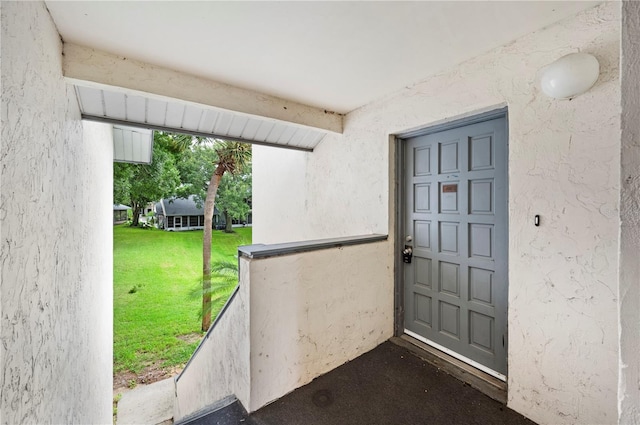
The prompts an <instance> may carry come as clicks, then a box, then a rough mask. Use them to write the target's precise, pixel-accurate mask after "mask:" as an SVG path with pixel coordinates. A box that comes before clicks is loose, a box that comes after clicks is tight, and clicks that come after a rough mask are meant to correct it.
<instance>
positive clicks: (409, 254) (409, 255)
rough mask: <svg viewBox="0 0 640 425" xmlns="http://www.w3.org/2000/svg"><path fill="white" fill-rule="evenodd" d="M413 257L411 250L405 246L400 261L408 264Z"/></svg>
mask: <svg viewBox="0 0 640 425" xmlns="http://www.w3.org/2000/svg"><path fill="white" fill-rule="evenodd" d="M412 257H413V248H412V247H411V246H409V245H405V246H404V249H403V250H402V261H403V262H404V263H407V264H410V263H411V258H412Z"/></svg>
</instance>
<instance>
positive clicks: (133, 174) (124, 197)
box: [113, 132, 180, 226]
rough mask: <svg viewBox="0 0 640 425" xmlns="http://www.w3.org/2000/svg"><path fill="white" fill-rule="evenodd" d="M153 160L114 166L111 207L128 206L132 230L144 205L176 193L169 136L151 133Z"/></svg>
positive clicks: (174, 170) (175, 169) (174, 166)
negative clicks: (112, 204) (113, 204)
mask: <svg viewBox="0 0 640 425" xmlns="http://www.w3.org/2000/svg"><path fill="white" fill-rule="evenodd" d="M153 136H154V144H153V158H152V162H151V164H127V163H119V162H117V163H114V164H113V169H114V171H113V175H114V185H113V186H114V193H113V196H114V203H116V204H120V203H122V204H129V205H130V206H131V209H132V210H133V211H132V212H133V222H132V224H131V225H132V226H137V225H138V218H139V217H140V214H141V213H142V212H143V211H144V207H145V205H147V204H148V203H149V202H153V201H157V200H158V199H162V198H165V197H167V196H170V195H173V194H174V193H175V190H176V188H177V187H178V184H179V183H180V178H179V177H180V176H179V172H178V169H177V168H176V165H175V160H174V157H173V154H172V153H171V152H170V150H169V149H170V145H171V143H173V140H172V138H171V136H170V135H167V134H166V133H161V132H154V135H153Z"/></svg>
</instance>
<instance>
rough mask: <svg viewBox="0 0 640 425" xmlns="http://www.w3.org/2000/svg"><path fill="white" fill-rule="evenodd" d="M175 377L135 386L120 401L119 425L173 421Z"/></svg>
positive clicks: (153, 424) (117, 419) (155, 423)
mask: <svg viewBox="0 0 640 425" xmlns="http://www.w3.org/2000/svg"><path fill="white" fill-rule="evenodd" d="M174 397H175V384H174V381H173V378H168V379H165V380H163V381H158V382H154V383H153V384H150V385H144V386H139V387H136V388H134V389H133V390H131V391H127V392H126V393H124V394H122V398H121V399H120V401H119V402H118V416H117V418H116V424H117V425H158V424H163V425H165V424H171V423H173V399H174Z"/></svg>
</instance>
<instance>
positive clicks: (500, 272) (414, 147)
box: [403, 118, 508, 375]
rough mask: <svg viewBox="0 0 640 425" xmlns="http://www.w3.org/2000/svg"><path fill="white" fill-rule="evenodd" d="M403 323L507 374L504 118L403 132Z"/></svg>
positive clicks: (462, 354) (412, 330) (505, 140)
mask: <svg viewBox="0 0 640 425" xmlns="http://www.w3.org/2000/svg"><path fill="white" fill-rule="evenodd" d="M404 172H405V173H404V176H405V177H404V183H403V184H404V191H403V193H404V199H403V202H404V207H405V209H404V211H405V217H404V222H403V227H404V236H405V237H407V236H410V242H407V244H408V245H410V246H412V248H413V260H412V262H411V263H410V264H404V265H403V267H404V268H405V270H404V274H405V275H404V281H405V302H404V304H405V328H406V329H407V330H409V331H411V332H413V333H416V334H418V335H420V336H421V337H423V338H425V339H426V340H428V341H431V342H433V343H436V344H438V345H440V346H443V347H445V348H447V349H450V350H452V351H454V352H456V353H458V354H459V355H461V356H464V357H466V358H468V359H470V360H473V361H475V362H477V363H480V364H481V365H483V366H486V367H487V368H489V369H491V370H493V371H496V372H498V373H500V374H503V375H506V372H507V362H506V352H507V351H506V346H505V344H506V332H507V317H506V314H507V290H508V285H507V253H508V250H507V242H508V236H507V230H508V226H507V138H506V119H505V118H498V119H492V120H489V121H485V122H481V123H476V124H471V125H467V126H464V127H458V128H453V129H450V130H445V131H442V132H439V133H434V134H428V135H424V136H418V137H413V138H410V139H407V140H406V141H405V157H404Z"/></svg>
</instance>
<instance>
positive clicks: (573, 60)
mask: <svg viewBox="0 0 640 425" xmlns="http://www.w3.org/2000/svg"><path fill="white" fill-rule="evenodd" d="M599 74H600V64H599V63H598V59H596V58H595V57H594V56H593V55H590V54H588V53H571V54H569V55H566V56H563V57H561V58H560V59H558V60H557V61H555V62H553V63H552V64H550V65H548V66H546V67H545V68H544V69H543V71H542V79H541V81H540V84H541V86H542V91H543V92H544V93H545V94H546V95H547V96H550V97H553V98H555V99H570V98H572V97H575V96H577V95H579V94H582V93H584V92H586V91H587V90H589V89H590V88H591V87H592V86H593V85H594V84H595V82H596V80H597V79H598V75H599Z"/></svg>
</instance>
